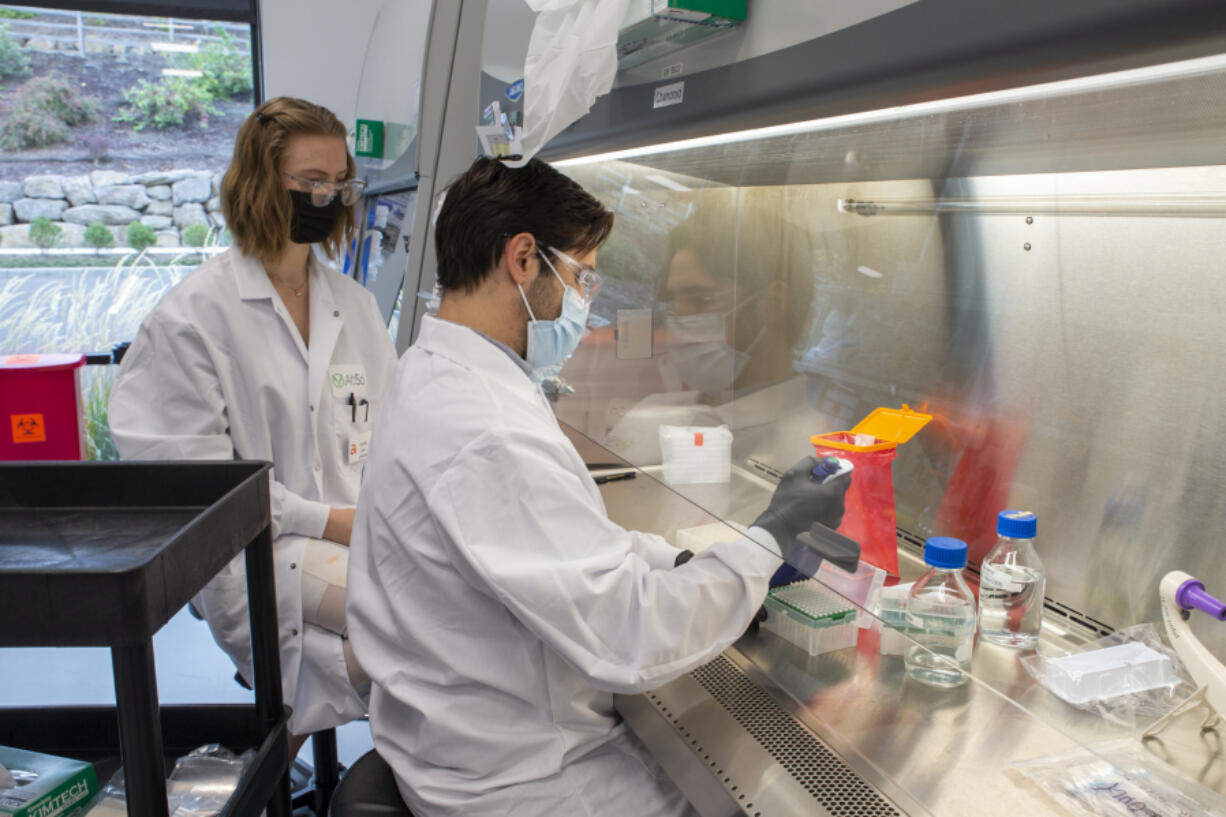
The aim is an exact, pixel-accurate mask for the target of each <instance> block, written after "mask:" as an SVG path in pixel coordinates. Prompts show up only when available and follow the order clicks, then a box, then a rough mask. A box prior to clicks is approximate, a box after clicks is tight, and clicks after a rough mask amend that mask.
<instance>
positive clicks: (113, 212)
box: [0, 170, 226, 248]
mask: <svg viewBox="0 0 1226 817" xmlns="http://www.w3.org/2000/svg"><path fill="white" fill-rule="evenodd" d="M221 176H222V174H221V173H214V172H212V171H208V170H155V171H151V172H148V173H139V174H135V175H128V174H126V173H117V172H114V171H110V170H95V171H94V172H93V173H91V174H89V175H88V176H54V175H49V176H29V177H27V178H26V179H25V180H24V181H20V182H3V181H0V239H2V241H0V247H5V248H14V247H17V248H22V247H34V246H35V245H34V243H33V242H32V241H30V227H29V223H30V222H31V221H34V220H35V219H36V218H39V217H40V216H46V217H47V218H49V219H51V221H53V222H55V223H56V225H57V226H58V227H60V229H61V230H62V231H63V233H62V235H61V236H60V241H59V243H58V244H57V245H56V246H57V247H83V246H85V228H86V227H87V226H88V225H90V224H93V223H94V222H95V221H100V222H102V223H103V224H105V225H107V226H108V227H110V228H111V229H112V232H114V233H115V238H116V241H115V243H116V245H117V246H126V245H127V235H126V230H127V227H128V225H129V224H132V223H133V222H140V223H141V224H145V225H147V226H149V227H152V228H153V229H154V231H155V232H156V233H157V244H158V246H159V247H178V246H181V244H182V232H183V229H184V228H185V227H189V226H191V225H192V224H203V225H205V226H206V227H209V228H212V229H217V230H222V229H225V226H226V225H225V219H224V218H223V217H222V215H221V199H220V198H219V193H218V191H219V190H220V186H221Z"/></svg>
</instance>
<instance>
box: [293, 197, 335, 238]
mask: <svg viewBox="0 0 1226 817" xmlns="http://www.w3.org/2000/svg"><path fill="white" fill-rule="evenodd" d="M289 196H290V202H291V204H292V208H291V213H290V226H289V240H290V241H293V242H294V243H295V244H318V243H319V242H320V241H323V240H324V239H326V238H327V237H328V236H330V235H332V230H333V229H334V228H335V227H336V222H337V220H338V219H340V217H341V213H343V212H344V211H345V205H344V204H343V203H342V202H341V197H340V196H339V195H338V196H336V197H335V198H333V199H332V201H330V202H328V203H327V204H325V205H324V206H323V207H317V206H316V205H314V204H312V203H311V194H310V193H305V192H303V191H301V190H291V191H289Z"/></svg>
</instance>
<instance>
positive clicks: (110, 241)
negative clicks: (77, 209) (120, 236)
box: [85, 221, 115, 250]
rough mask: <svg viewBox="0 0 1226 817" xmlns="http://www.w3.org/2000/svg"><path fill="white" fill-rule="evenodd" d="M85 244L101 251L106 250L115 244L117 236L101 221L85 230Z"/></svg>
mask: <svg viewBox="0 0 1226 817" xmlns="http://www.w3.org/2000/svg"><path fill="white" fill-rule="evenodd" d="M85 243H86V244H88V245H89V246H91V247H96V248H98V249H100V250H101V249H105V248H107V247H110V246H113V245H114V244H115V234H114V233H112V232H111V228H110V227H108V226H106V225H105V224H103V223H102V222H101V221H95V222H94V223H93V224H90V225H89V226H88V227H86V228H85Z"/></svg>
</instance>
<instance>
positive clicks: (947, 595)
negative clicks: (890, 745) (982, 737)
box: [903, 536, 977, 687]
mask: <svg viewBox="0 0 1226 817" xmlns="http://www.w3.org/2000/svg"><path fill="white" fill-rule="evenodd" d="M924 563H925V564H927V565H928V572H927V573H925V574H924V575H923V576H922V577H921V578H920V580H919V581H917V582H916V583H915V586H914V587H913V588H911V595H910V596H908V597H907V637H908V639H909V640H910V643H908V644H907V648H906V652H905V653H904V655H903V658H904V660H905V661H906V667H907V675H908V676H909V677H911V678H914V679H915V680H917V681H921V682H923V683H925V684H930V685H932V686H937V687H955V686H958V685H960V684H963V683H966V680H967V679H968V678H969V677H970V668H971V657H972V655H973V653H974V649H975V625H976V622H977V618H976V615H975V595H974V594H973V593H972V592H971V589H970V587H968V586H967V584H966V579H964V578H963V577H962V568H964V567H966V542H963V541H962V540H961V539H953V538H950V537H946V536H934V537H932V538H931V539H929V540H928V542H927V543H926V544H925V545H924Z"/></svg>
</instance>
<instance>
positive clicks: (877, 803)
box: [665, 655, 901, 817]
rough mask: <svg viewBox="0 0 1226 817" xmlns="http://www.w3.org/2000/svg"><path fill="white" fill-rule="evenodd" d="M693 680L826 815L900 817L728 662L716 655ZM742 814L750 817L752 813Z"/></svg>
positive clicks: (694, 674) (869, 787)
mask: <svg viewBox="0 0 1226 817" xmlns="http://www.w3.org/2000/svg"><path fill="white" fill-rule="evenodd" d="M692 677H693V678H694V679H695V680H696V681H698V683H699V684H701V685H702V687H703V689H705V690H706V691H707V692H708V693H709V694H710V695H711V697H712V698H714V699H715V700H716V701H718V702H719V703H720V705H722V706H723V707H724V709H726V710H727V711H728V713H729V714H730V715H732V717H733V718H735V719H736V721H737V723H739V724H740V725H741V727H742V728H743V729H744V730H745V731H746V732H748V733H749V734H750V735H751V736H753V738H754V740H756V741H757V742H758V743H759V744H760V745H761V746H762V748H763V749H765V750H766V751H767V752H769V753H770V755H771V756H772V757H774V758H775V760H776V761H777V762H778V763H779V765H781V766H783V768H784V769H786V770H787V771H788V773H789V774H791V775H792V777H793V778H795V780H796V781H797V782H798V783H800V784H801V785H802V786H803V787H804V788H805V790H806V791H808V792H809V794H811V795H812V796H813V799H814V800H816V801H817V802H818V804H820V805H821V807H822V808H824V809H825V810H826V812H827V813H829V814H832V815H838V817H901V812H900V811H899V810H898V809H897V808H895V807H894V806H893V805H891V804H890V802H889V801H887V800H886V799H885V798H884V797H882V796H881V794H880V793H879V792H878V791H877V790H876V789H874V788H873V787H872V786H871V785H869V783H868V782H867V781H866V780H864V779H863V778H862V777H860V776H859V775H858V774H856V773H855V772H854V771H852V769H851V768H849V767H848V766H847V764H845V763H844V762H843V761H842V760H841V759H840V758H839V757H838V755H836V754H835V753H834V752H833V751H831V750H830V748H829V747H828V746H826V745H825V744H824V743H822V742H821V741H820V740H818V739H817V738H816V737H815V736H814V735H813V734H811V733H810V732H808V731H806V730H805V729H804V728H803V727H801V726H800V724H798V723H797V722H796V721H795V719H793V718H792V716H791V715H789V714H788V713H787V712H785V711H784V710H783V708H782V707H780V706H779V705H778V704H777V703H775V702H774V701H773V700H771V698H770V696H769V695H767V694H766V693H765V692H763V691H762V690H761V689H759V688H758V687H757V686H755V685H754V684H753V682H752V681H750V680H749V679H748V678H747V677H746V676H745V675H744V673H742V672H741V671H740V670H738V669H737V668H736V666H735V665H733V664H732V662H731V661H729V660H728V659H727V658H725V657H724V656H722V655H721V656H720V657H719V658H717V659H715V660H714V661H712V662H711V663H710V664H707V665H706V666H705V667H700V668H699V669H696V670H694V672H693V673H692ZM667 714H668V713H667V712H665V715H667ZM707 759H708V760H709V758H707ZM721 774H722V772H721ZM727 782H728V778H725V783H727ZM733 794H734V796H735V794H736V792H735V791H734V792H733ZM742 804H743V805H744V801H743V799H742ZM747 810H748V811H749V813H750V814H751V815H754V814H755V812H754V811H753V810H752V808H749V809H747Z"/></svg>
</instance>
